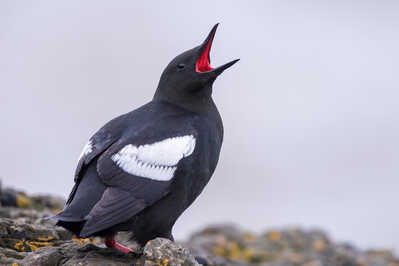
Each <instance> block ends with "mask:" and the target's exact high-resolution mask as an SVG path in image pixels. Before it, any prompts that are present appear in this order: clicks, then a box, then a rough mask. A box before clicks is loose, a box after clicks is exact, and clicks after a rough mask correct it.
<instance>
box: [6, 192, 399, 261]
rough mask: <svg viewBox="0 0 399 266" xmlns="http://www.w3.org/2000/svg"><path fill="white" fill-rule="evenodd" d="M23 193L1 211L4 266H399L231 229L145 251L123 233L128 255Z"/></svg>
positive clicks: (316, 242) (314, 236)
mask: <svg viewBox="0 0 399 266" xmlns="http://www.w3.org/2000/svg"><path fill="white" fill-rule="evenodd" d="M19 193H20V195H24V200H28V201H29V202H30V203H29V204H22V205H21V206H23V208H21V207H18V206H14V207H9V206H8V207H5V206H3V207H1V206H0V265H13V266H16V265H22V266H24V265H27V266H36V265H44V266H50V265H51V266H53V265H68V266H72V265H93V266H94V265H111V266H112V265H144V266H155V265H157V266H167V265H172V266H174V265H175V266H180V265H181V266H199V265H200V264H199V263H198V262H200V263H201V264H203V265H209V266H225V265H231V266H244V265H245V266H399V260H398V258H396V257H395V256H394V255H393V253H392V252H391V251H390V250H370V251H362V250H359V249H357V248H355V247H353V246H351V245H349V244H345V243H344V244H342V243H334V242H333V241H331V240H330V239H329V237H328V236H327V235H326V234H325V233H324V232H323V231H320V230H308V231H305V230H303V229H300V228H284V229H279V230H270V231H268V232H266V233H263V234H253V233H251V232H249V231H246V230H243V229H241V228H239V227H236V226H234V225H229V224H221V225H215V226H208V227H206V228H205V229H203V230H201V231H199V232H196V233H194V234H193V235H192V236H191V237H190V238H189V239H188V240H187V241H186V242H184V243H181V244H179V243H174V242H171V241H169V240H167V239H162V238H157V239H154V240H152V241H149V242H148V243H147V245H146V246H145V247H144V249H140V248H139V247H138V246H137V245H136V244H135V243H134V242H129V241H128V239H129V236H128V235H127V234H120V235H118V240H119V241H120V242H121V243H122V244H124V245H126V246H128V247H130V248H132V249H133V250H135V251H136V253H135V254H133V253H131V254H123V253H121V252H120V251H118V250H114V249H110V248H106V247H105V246H104V245H103V244H102V242H101V241H100V239H98V238H90V239H79V238H76V237H74V236H73V235H72V234H71V233H69V232H67V231H65V230H64V229H63V228H60V227H57V226H55V223H54V222H53V221H47V220H43V218H44V217H47V216H50V215H52V214H53V213H54V211H56V210H58V209H59V208H60V205H61V204H62V200H60V199H58V198H54V199H52V198H51V196H44V197H43V196H35V197H31V196H29V195H26V194H23V192H19ZM19 200H20V201H21V199H19ZM25 203H26V202H25ZM197 261H198V262H197Z"/></svg>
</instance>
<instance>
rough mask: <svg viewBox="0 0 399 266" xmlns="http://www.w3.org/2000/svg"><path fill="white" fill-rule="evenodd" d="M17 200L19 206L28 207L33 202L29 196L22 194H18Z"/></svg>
mask: <svg viewBox="0 0 399 266" xmlns="http://www.w3.org/2000/svg"><path fill="white" fill-rule="evenodd" d="M16 201H17V206H18V207H19V208H26V207H29V206H30V205H31V204H32V202H31V201H30V199H28V198H27V197H25V196H24V195H22V194H18V195H17V196H16Z"/></svg>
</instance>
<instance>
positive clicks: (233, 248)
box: [227, 242, 241, 260]
mask: <svg viewBox="0 0 399 266" xmlns="http://www.w3.org/2000/svg"><path fill="white" fill-rule="evenodd" d="M227 250H228V254H229V257H230V258H231V259H233V260H234V259H238V258H240V257H241V250H240V247H239V246H238V244H237V243H236V242H230V243H228V244H227Z"/></svg>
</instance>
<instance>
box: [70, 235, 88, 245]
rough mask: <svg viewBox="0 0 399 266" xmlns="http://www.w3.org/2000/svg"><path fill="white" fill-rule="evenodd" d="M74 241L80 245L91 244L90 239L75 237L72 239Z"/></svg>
mask: <svg viewBox="0 0 399 266" xmlns="http://www.w3.org/2000/svg"><path fill="white" fill-rule="evenodd" d="M72 240H74V241H76V242H77V243H78V244H79V245H83V244H84V243H90V238H78V237H76V236H74V237H72Z"/></svg>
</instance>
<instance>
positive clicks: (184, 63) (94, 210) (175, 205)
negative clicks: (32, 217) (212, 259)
mask: <svg viewBox="0 0 399 266" xmlns="http://www.w3.org/2000/svg"><path fill="white" fill-rule="evenodd" d="M216 28H217V25H215V26H214V27H213V29H212V30H211V32H210V33H209V35H208V37H207V38H206V40H205V41H204V42H203V44H201V45H199V46H197V47H195V48H193V49H191V50H188V51H186V52H184V53H182V54H181V55H179V56H177V57H176V58H174V59H173V60H172V61H171V62H170V63H169V65H168V66H167V67H166V69H165V70H164V72H163V73H162V76H161V78H160V81H159V85H158V88H157V90H156V92H155V95H154V97H153V99H152V101H150V102H149V103H147V104H145V105H144V106H142V107H140V108H138V109H136V110H134V111H132V112H129V113H127V114H124V115H121V116H119V117H117V118H115V119H113V120H111V121H110V122H108V123H107V124H106V125H105V126H104V127H102V128H101V129H100V130H99V131H98V132H97V133H96V134H94V136H92V137H91V138H90V142H89V147H88V148H87V150H86V151H85V152H84V154H83V155H82V156H81V158H80V160H79V163H78V166H77V169H76V173H75V185H74V187H73V189H72V192H71V194H70V195H69V198H68V201H67V203H66V205H65V208H64V210H63V211H62V212H61V213H59V214H58V215H56V216H54V217H52V218H54V219H57V220H58V223H57V224H58V225H60V226H63V227H65V228H66V229H68V230H70V231H72V232H73V233H75V234H76V235H78V236H80V237H88V236H103V237H106V244H107V246H111V247H116V248H119V249H121V250H122V251H125V252H127V251H129V250H128V249H126V248H124V247H121V246H120V245H119V244H117V243H115V241H114V240H113V236H114V235H115V234H116V233H117V232H118V231H129V232H131V233H132V237H133V239H134V240H136V241H137V242H138V243H139V244H141V245H144V244H145V243H146V242H147V241H149V240H151V239H153V238H155V237H165V238H169V239H171V240H173V236H172V227H173V225H174V223H175V222H176V220H177V218H178V217H179V216H180V215H181V214H182V212H183V211H184V210H185V209H186V208H187V207H188V206H190V204H191V203H192V202H193V201H194V200H195V198H197V196H198V195H199V194H200V193H201V191H202V190H203V188H204V187H205V185H206V184H207V183H208V181H209V179H210V178H211V176H212V174H213V172H214V170H215V168H216V164H217V162H218V158H219V153H220V149H221V145H222V141H223V125H222V119H221V117H220V115H219V112H218V110H217V108H216V105H215V104H214V102H213V100H212V84H213V82H214V81H215V79H216V77H217V76H218V75H219V74H221V73H222V72H223V71H224V70H225V69H227V68H228V67H230V66H231V65H233V64H234V63H235V62H237V61H238V60H234V61H232V62H230V63H227V64H225V65H223V66H220V67H218V68H215V69H213V68H211V67H210V62H209V52H210V48H211V45H212V41H213V38H214V35H215V32H216ZM179 137H180V138H179ZM172 138H174V139H172ZM176 139H177V140H176ZM165 140H166V141H165ZM190 141H191V142H190ZM186 142H187V143H188V144H186ZM194 142H195V144H194ZM154 143H155V144H154ZM159 143H161V144H159ZM176 143H177V144H179V145H180V146H181V147H183V148H184V149H186V150H184V152H185V153H184V154H179V152H178V151H175V150H174V149H175V146H176V149H177V150H178V149H179V147H180V146H178V145H177V144H176ZM151 145H152V146H151ZM162 145H163V146H162ZM173 145H175V146H173ZM182 145H183V146H182ZM184 145H186V146H184ZM140 147H141V149H142V150H143V151H140ZM143 147H144V148H143ZM165 147H166V148H165ZM186 147H188V148H186ZM189 148H193V150H192V151H188V149H189ZM129 149H130V150H129ZM157 151H159V152H160V153H162V154H159V155H158V154H157ZM182 151H183V150H182ZM123 152H126V153H123ZM135 152H137V154H139V155H138V156H141V157H140V158H139V157H134V156H136V155H135V154H136V153H135ZM140 152H142V154H140ZM116 154H119V155H118V156H119V157H115V156H116ZM125 155H126V156H127V157H121V156H125ZM129 156H130V157H129ZM151 156H152V157H151ZM126 158H127V159H126ZM129 158H136V159H134V160H138V159H137V158H139V159H140V160H142V161H137V162H131V161H129V160H130V159H129ZM143 158H144V159H143ZM176 158H177V159H178V162H177V164H176V165H173V163H172V161H173V162H174V161H176V160H177V159H176ZM179 158H180V159H179ZM132 160H133V159H132ZM146 167H147V168H146ZM143 169H144V170H143ZM140 171H141V172H142V173H144V174H132V173H136V172H137V173H139V172H140ZM162 171H163V172H162ZM172 172H173V174H171V173H172Z"/></svg>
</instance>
